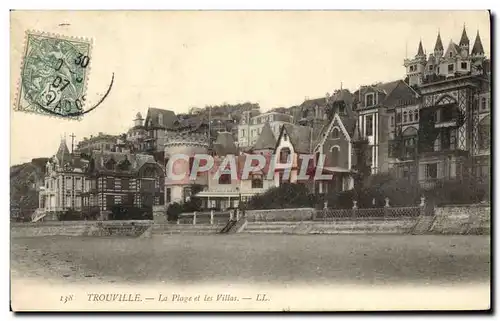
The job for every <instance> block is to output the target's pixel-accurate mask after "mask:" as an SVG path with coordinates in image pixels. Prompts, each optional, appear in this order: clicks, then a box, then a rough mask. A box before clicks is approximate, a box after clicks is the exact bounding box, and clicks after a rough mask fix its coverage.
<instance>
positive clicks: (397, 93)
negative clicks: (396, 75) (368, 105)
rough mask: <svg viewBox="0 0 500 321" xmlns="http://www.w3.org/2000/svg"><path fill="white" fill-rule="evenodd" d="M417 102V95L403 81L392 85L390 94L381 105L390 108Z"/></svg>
mask: <svg viewBox="0 0 500 321" xmlns="http://www.w3.org/2000/svg"><path fill="white" fill-rule="evenodd" d="M416 100H417V93H416V92H415V91H414V90H413V89H412V88H410V87H409V86H408V84H406V83H405V82H404V81H403V80H398V81H395V82H392V83H390V92H389V93H388V94H387V95H386V96H385V99H384V100H383V101H382V102H380V103H379V104H380V105H382V106H385V107H388V108H391V107H395V106H398V105H407V104H414V103H416Z"/></svg>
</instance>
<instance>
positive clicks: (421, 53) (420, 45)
mask: <svg viewBox="0 0 500 321" xmlns="http://www.w3.org/2000/svg"><path fill="white" fill-rule="evenodd" d="M418 56H425V54H424V48H423V47H422V40H420V42H419V43H418V51H417V57H418Z"/></svg>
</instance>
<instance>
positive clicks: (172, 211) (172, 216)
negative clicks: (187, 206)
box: [167, 202, 182, 222]
mask: <svg viewBox="0 0 500 321" xmlns="http://www.w3.org/2000/svg"><path fill="white" fill-rule="evenodd" d="M181 213H182V206H181V205H180V204H179V203H177V202H175V203H172V204H170V205H169V206H168V208H167V220H168V221H169V222H173V221H177V220H178V219H179V215H180V214H181Z"/></svg>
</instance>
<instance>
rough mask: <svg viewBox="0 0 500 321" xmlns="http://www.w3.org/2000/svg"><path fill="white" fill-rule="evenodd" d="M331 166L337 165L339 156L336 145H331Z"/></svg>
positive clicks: (338, 149)
mask: <svg viewBox="0 0 500 321" xmlns="http://www.w3.org/2000/svg"><path fill="white" fill-rule="evenodd" d="M331 152H332V166H333V167H336V166H339V156H340V148H339V147H338V146H334V147H332V150H331Z"/></svg>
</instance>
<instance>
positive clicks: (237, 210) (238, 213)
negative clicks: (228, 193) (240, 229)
mask: <svg viewBox="0 0 500 321" xmlns="http://www.w3.org/2000/svg"><path fill="white" fill-rule="evenodd" d="M236 220H237V221H239V220H240V209H239V208H237V209H236Z"/></svg>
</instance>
